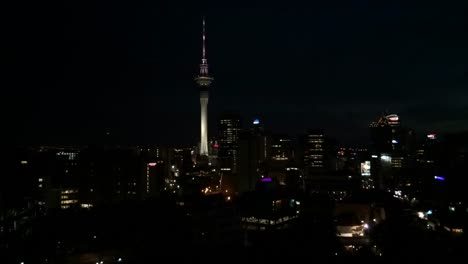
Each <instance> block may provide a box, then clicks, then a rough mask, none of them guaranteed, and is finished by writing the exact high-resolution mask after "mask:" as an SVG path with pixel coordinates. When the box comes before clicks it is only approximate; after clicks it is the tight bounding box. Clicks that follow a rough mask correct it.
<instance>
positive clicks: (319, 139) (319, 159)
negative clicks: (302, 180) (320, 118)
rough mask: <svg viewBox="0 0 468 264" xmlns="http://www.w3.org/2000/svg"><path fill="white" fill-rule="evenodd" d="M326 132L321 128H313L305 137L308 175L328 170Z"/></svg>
mask: <svg viewBox="0 0 468 264" xmlns="http://www.w3.org/2000/svg"><path fill="white" fill-rule="evenodd" d="M326 154H327V153H326V146H325V134H324V132H323V130H321V129H311V130H309V133H308V134H307V136H306V139H305V149H304V168H305V171H306V174H307V175H308V176H310V175H312V174H317V173H323V172H324V171H325V170H326V156H327V155H326Z"/></svg>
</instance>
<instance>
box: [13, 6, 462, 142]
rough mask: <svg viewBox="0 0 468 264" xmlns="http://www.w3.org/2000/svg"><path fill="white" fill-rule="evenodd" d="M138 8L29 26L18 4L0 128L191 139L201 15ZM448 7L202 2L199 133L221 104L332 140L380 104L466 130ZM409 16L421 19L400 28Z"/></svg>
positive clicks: (457, 38) (80, 137)
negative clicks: (229, 6) (11, 83)
mask: <svg viewBox="0 0 468 264" xmlns="http://www.w3.org/2000/svg"><path fill="white" fill-rule="evenodd" d="M83 5H84V4H83ZM148 7H149V8H148V9H146V10H141V9H139V8H137V7H134V6H130V8H129V10H128V11H127V13H126V14H128V17H126V18H125V19H123V20H121V17H118V18H117V17H116V15H117V14H118V12H121V11H123V10H124V6H122V5H120V4H114V5H112V8H111V9H110V10H106V11H104V9H105V7H104V6H100V5H97V6H96V7H94V8H91V9H88V7H87V6H79V7H78V8H76V7H74V8H73V9H72V8H71V6H66V7H65V9H66V10H70V11H72V16H70V18H67V19H65V18H63V19H62V20H63V23H62V24H60V23H59V25H54V26H53V27H47V25H49V23H51V22H50V21H41V22H39V24H38V25H31V23H32V21H33V20H34V17H35V16H34V15H32V16H31V17H29V18H27V19H25V21H24V22H23V24H20V25H18V29H23V28H24V29H26V30H25V34H24V35H22V36H17V35H16V34H15V33H13V32H10V33H11V34H13V36H16V38H14V39H13V40H10V42H8V44H10V43H11V44H12V46H13V45H16V44H19V45H18V46H15V47H14V48H13V50H14V51H15V52H13V53H12V55H11V62H12V65H13V67H12V68H11V69H10V70H11V71H12V75H11V76H12V77H13V78H15V79H19V81H17V82H16V84H15V87H14V88H15V89H14V90H13V91H11V93H10V94H7V98H8V99H9V100H8V102H7V104H6V106H7V107H13V106H17V105H21V106H22V107H21V108H20V109H19V110H18V112H16V113H15V114H13V115H11V116H9V117H7V122H11V123H12V124H13V125H12V126H11V127H13V129H12V131H10V133H12V135H11V136H10V137H11V138H13V139H14V140H16V141H18V142H22V141H26V142H27V141H33V142H38V143H41V142H51V143H55V142H53V141H54V140H55V141H62V142H63V141H65V142H70V143H74V142H76V141H79V142H86V141H93V140H96V139H98V137H99V136H100V135H103V134H105V133H107V132H110V133H111V134H113V135H116V136H117V137H118V138H119V139H120V140H122V141H124V142H133V143H145V142H147V143H166V142H167V143H179V142H181V143H192V144H195V143H196V142H197V141H198V137H199V136H198V135H199V132H198V131H197V130H198V129H197V127H198V126H197V123H198V122H199V118H198V113H197V111H195V109H198V107H197V104H198V100H197V99H196V98H197V95H196V92H197V89H196V87H195V85H194V83H193V78H194V76H195V75H196V70H197V65H196V64H197V62H198V61H199V57H200V55H201V54H200V41H199V40H200V38H199V36H200V23H199V21H200V20H201V17H202V14H201V12H197V11H188V10H181V11H174V10H172V11H167V12H161V11H159V12H158V11H155V10H154V8H153V9H152V8H151V6H148ZM56 8H57V7H56ZM369 10H371V11H372V12H367V11H369ZM81 11H84V12H85V13H86V14H90V15H92V16H91V19H89V18H84V17H82V16H81V14H80V12H81ZM347 11H352V12H347ZM48 12H50V11H48ZM93 12H94V13H93ZM457 12H458V11H457V10H456V9H455V8H447V9H444V8H441V9H437V10H436V9H422V10H413V9H409V8H404V7H393V8H389V7H381V8H372V9H371V8H369V7H366V6H350V7H344V8H334V9H327V8H326V7H321V8H319V9H318V10H313V9H307V10H295V9H288V10H285V11H280V10H279V9H236V10H224V9H207V10H206V11H204V14H203V15H206V16H207V20H208V21H209V23H210V28H209V35H210V39H209V44H208V45H209V46H210V53H209V54H208V59H209V60H210V61H211V64H210V66H211V67H212V69H213V70H212V72H213V75H215V76H216V82H215V83H214V86H215V89H214V91H213V97H212V98H213V100H211V98H210V110H209V113H210V114H209V116H210V117H212V118H211V119H210V122H209V135H213V134H214V132H215V131H216V127H215V125H216V120H217V118H218V117H219V116H220V115H221V113H222V112H224V111H228V110H231V111H236V112H239V113H240V114H241V116H242V117H243V118H244V120H245V122H244V123H249V120H250V119H252V120H253V119H254V118H259V119H260V120H262V122H263V123H264V124H265V127H266V128H269V129H270V130H272V131H274V132H278V133H288V134H290V135H292V136H295V135H298V134H305V133H306V132H307V130H308V129H309V128H323V129H325V132H326V133H327V134H329V135H331V136H333V137H336V138H337V139H338V140H339V141H340V142H343V143H356V144H362V143H367V142H368V141H369V135H368V125H369V123H370V122H371V121H373V120H374V119H375V118H376V117H377V116H378V115H380V114H382V112H383V111H385V110H388V111H389V112H390V113H397V114H400V116H401V119H402V125H404V126H407V127H410V128H414V129H416V130H418V131H421V132H423V133H424V132H432V131H435V132H444V131H460V130H464V129H467V128H468V127H467V124H466V122H464V120H466V119H465V118H464V116H466V115H468V112H467V110H468V108H467V105H466V98H467V97H468V94H466V90H465V89H464V87H465V86H466V84H467V81H466V63H464V61H466V59H464V58H466V57H468V53H467V52H466V50H464V49H463V47H464V46H466V45H465V44H467V38H466V36H465V35H464V34H462V32H463V31H462V29H463V27H464V25H466V24H465V23H466V22H465V21H463V19H462V18H463V16H462V13H461V12H458V13H457ZM360 15H361V16H360ZM380 15H385V16H380ZM55 16H58V15H55ZM241 17H242V19H239V18H241ZM52 18H54V15H52V16H51V19H52ZM258 18H261V19H258ZM358 18H359V19H358ZM428 21H433V23H432V24H430V23H426V22H428ZM372 22H373V23H372ZM434 25H436V27H435V29H434V30H435V31H433V30H432V29H433V27H434ZM40 27H43V29H42V30H43V32H42V33H39V31H38V30H39V29H40ZM419 27H426V30H421V31H418V35H415V34H412V33H411V32H412V30H415V29H419ZM429 27H430V28H429ZM426 31H428V32H426ZM42 34H43V35H42ZM39 36H41V38H40V39H42V42H39V43H37V45H36V46H31V45H30V44H29V43H28V40H31V39H39ZM20 43H21V44H20ZM422 43H424V45H425V46H424V49H423V50H421V49H419V47H420V45H421V44H422ZM8 44H7V45H8ZM27 48H29V49H27ZM148 55H149V56H148ZM23 74H27V75H28V77H29V78H27V80H25V79H20V76H21V75H23ZM440 91H444V93H443V94H441V92H440ZM351 129H352V130H351ZM350 132H352V133H350ZM140 141H144V142H140Z"/></svg>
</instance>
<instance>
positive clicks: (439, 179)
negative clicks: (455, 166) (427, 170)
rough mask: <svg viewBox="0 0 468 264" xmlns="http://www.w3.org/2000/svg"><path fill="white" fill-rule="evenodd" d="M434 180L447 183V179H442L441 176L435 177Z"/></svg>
mask: <svg viewBox="0 0 468 264" xmlns="http://www.w3.org/2000/svg"><path fill="white" fill-rule="evenodd" d="M434 179H436V180H438V181H445V178H444V177H441V176H434Z"/></svg>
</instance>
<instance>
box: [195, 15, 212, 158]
mask: <svg viewBox="0 0 468 264" xmlns="http://www.w3.org/2000/svg"><path fill="white" fill-rule="evenodd" d="M205 39H206V35H205V19H204V18H203V34H202V60H201V64H200V72H199V74H198V76H197V77H196V78H195V81H196V82H197V84H198V87H199V89H200V110H201V111H200V125H201V126H200V128H201V129H200V156H208V98H209V91H210V86H211V82H212V81H213V78H212V77H211V76H210V75H209V73H208V60H207V59H206V51H205Z"/></svg>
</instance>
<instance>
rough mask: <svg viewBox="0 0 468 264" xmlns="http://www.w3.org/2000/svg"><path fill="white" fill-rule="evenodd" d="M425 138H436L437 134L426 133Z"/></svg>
mask: <svg viewBox="0 0 468 264" xmlns="http://www.w3.org/2000/svg"><path fill="white" fill-rule="evenodd" d="M427 138H428V139H436V138H437V134H428V135H427Z"/></svg>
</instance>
